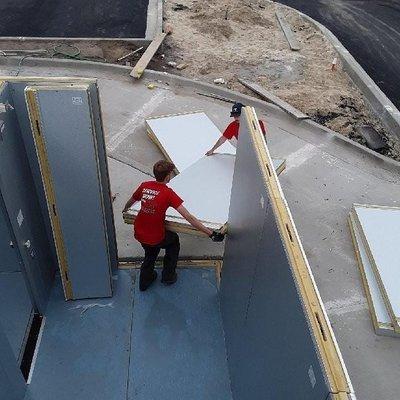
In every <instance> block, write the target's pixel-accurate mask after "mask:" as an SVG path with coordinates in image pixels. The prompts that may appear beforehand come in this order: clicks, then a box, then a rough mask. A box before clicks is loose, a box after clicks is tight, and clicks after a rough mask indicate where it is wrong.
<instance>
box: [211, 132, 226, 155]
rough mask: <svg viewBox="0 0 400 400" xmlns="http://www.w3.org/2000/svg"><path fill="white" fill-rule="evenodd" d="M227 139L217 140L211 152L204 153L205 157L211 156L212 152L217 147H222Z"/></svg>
mask: <svg viewBox="0 0 400 400" xmlns="http://www.w3.org/2000/svg"><path fill="white" fill-rule="evenodd" d="M227 140H228V139H227V138H226V137H225V136H221V137H220V138H219V139H218V140H217V143H215V144H214V146H213V147H212V149H211V150H208V151H207V153H206V156H211V155H212V154H214V151H215V150H217V149H218V147H220V146H222V145H223V144H224V143H225V142H226V141H227Z"/></svg>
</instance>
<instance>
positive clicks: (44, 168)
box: [25, 88, 74, 300]
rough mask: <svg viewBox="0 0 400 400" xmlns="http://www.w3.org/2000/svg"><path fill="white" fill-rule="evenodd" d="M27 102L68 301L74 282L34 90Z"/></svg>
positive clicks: (27, 94) (30, 91)
mask: <svg viewBox="0 0 400 400" xmlns="http://www.w3.org/2000/svg"><path fill="white" fill-rule="evenodd" d="M25 93H26V101H27V105H28V112H29V118H30V121H31V127H32V133H33V137H34V141H35V146H36V151H37V156H38V162H39V167H40V172H41V174H42V179H43V186H44V190H45V194H46V200H47V206H48V209H49V216H50V222H51V227H52V231H53V237H54V243H55V247H56V253H57V258H58V266H59V269H60V275H61V282H62V285H63V288H64V295H65V299H66V300H72V299H73V298H74V295H73V292H72V282H71V281H70V279H69V271H68V270H69V266H68V257H67V251H66V247H65V243H64V237H63V233H62V228H61V221H60V218H59V216H58V215H57V213H56V212H55V210H56V195H55V190H54V182H53V178H52V174H51V169H50V164H49V161H48V157H47V150H46V144H45V140H44V137H43V134H42V126H43V124H42V120H41V115H40V111H39V104H38V101H37V97H36V91H35V89H34V88H30V89H28V90H26V92H25Z"/></svg>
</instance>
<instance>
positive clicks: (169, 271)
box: [140, 231, 180, 286]
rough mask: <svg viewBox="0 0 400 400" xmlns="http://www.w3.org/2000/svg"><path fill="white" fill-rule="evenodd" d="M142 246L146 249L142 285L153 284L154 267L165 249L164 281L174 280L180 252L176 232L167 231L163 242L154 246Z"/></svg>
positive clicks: (142, 268) (141, 271) (141, 269)
mask: <svg viewBox="0 0 400 400" xmlns="http://www.w3.org/2000/svg"><path fill="white" fill-rule="evenodd" d="M141 245H142V247H143V249H144V260H143V263H142V266H141V268H140V285H141V286H147V285H148V284H149V283H151V282H152V280H153V271H154V265H155V263H156V260H157V257H158V255H159V253H160V250H161V249H165V256H164V260H163V271H162V279H163V280H165V281H169V280H171V279H173V277H174V275H175V269H176V264H177V263H178V257H179V250H180V244H179V236H178V235H177V234H176V233H175V232H171V231H166V232H165V238H164V240H163V241H162V242H160V243H158V244H156V245H154V246H150V245H148V244H144V243H141Z"/></svg>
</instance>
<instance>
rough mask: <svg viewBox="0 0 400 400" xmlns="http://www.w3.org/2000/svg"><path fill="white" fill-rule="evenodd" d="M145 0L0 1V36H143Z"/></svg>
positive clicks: (145, 16)
mask: <svg viewBox="0 0 400 400" xmlns="http://www.w3.org/2000/svg"><path fill="white" fill-rule="evenodd" d="M148 3H149V1H148V0H134V1H129V0H85V1H81V0H42V1H39V0H16V1H13V2H11V1H2V2H0V36H3V37H4V36H7V37H8V36H27V37H66V38H76V37H80V38H83V37H85V38H143V37H144V36H145V32H146V22H147V7H148Z"/></svg>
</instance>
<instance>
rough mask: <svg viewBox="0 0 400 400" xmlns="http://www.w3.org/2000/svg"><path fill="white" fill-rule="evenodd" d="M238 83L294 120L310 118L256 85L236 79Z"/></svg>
mask: <svg viewBox="0 0 400 400" xmlns="http://www.w3.org/2000/svg"><path fill="white" fill-rule="evenodd" d="M238 81H239V82H240V83H241V84H242V85H243V86H246V87H247V88H248V89H250V90H252V91H253V92H254V93H257V94H258V95H259V96H261V97H262V98H263V99H265V100H267V101H269V102H270V103H272V104H275V105H276V106H278V107H279V108H281V109H282V110H283V111H285V112H287V113H288V114H290V115H291V116H292V117H294V118H296V119H308V118H310V117H309V116H308V115H307V114H304V113H302V112H301V111H300V110H297V109H296V108H294V107H293V106H291V105H290V104H289V103H286V101H284V100H282V99H280V98H279V97H277V96H275V95H274V94H272V93H271V92H269V91H268V90H267V89H264V88H263V87H261V86H260V85H258V84H257V83H253V82H249V81H247V80H245V79H242V78H238Z"/></svg>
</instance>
